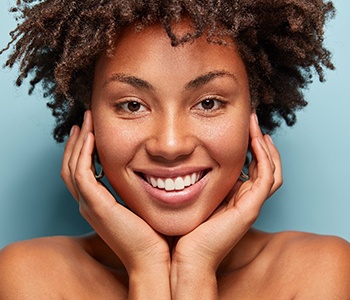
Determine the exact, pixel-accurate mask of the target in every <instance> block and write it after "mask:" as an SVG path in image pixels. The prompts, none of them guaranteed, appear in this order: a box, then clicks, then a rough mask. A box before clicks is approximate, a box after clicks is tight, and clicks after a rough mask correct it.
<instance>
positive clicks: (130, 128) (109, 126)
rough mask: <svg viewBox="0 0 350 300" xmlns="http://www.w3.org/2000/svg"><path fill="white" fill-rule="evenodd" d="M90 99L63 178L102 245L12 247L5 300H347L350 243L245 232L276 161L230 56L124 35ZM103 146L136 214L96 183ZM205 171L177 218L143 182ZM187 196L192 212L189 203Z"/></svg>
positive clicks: (6, 258)
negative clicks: (244, 176)
mask: <svg viewBox="0 0 350 300" xmlns="http://www.w3.org/2000/svg"><path fill="white" fill-rule="evenodd" d="M186 26H188V25H187V24H186V23H182V24H181V25H180V26H179V27H178V30H180V31H181V30H182V29H185V30H186V29H187V27H186ZM146 54H147V55H146ZM218 71H220V72H218ZM215 72H216V73H218V74H219V75H217V76H215V77H210V76H209V80H204V81H203V80H199V81H198V80H197V81H196V82H197V83H198V82H201V83H200V84H199V85H198V84H193V85H192V88H190V89H188V88H186V87H188V86H189V83H190V82H194V79H198V78H203V76H202V75H203V74H206V75H208V74H213V73H215ZM116 73H118V74H124V75H125V74H127V75H128V76H129V77H128V80H125V77H123V80H120V78H121V77H120V76H114V74H116ZM227 74H230V75H227ZM130 76H133V77H132V78H135V77H137V78H139V79H142V82H143V84H140V80H137V81H135V80H134V79H133V80H130V78H131V77H130ZM111 78H114V80H110V79H111ZM116 78H117V80H115V79H116ZM207 78H208V77H207ZM135 82H136V83H135ZM145 82H147V83H148V85H151V86H152V88H149V87H148V88H145V84H144V83H145ZM190 86H191V85H190ZM93 90H94V93H93V96H92V100H91V105H90V109H91V111H90V110H89V111H88V112H87V113H86V115H85V120H84V124H83V126H82V128H81V129H79V128H78V127H73V129H72V134H71V136H70V138H69V140H68V142H67V145H66V149H65V153H64V157H63V163H62V177H63V179H64V181H65V183H66V185H67V187H68V188H69V190H70V191H71V193H72V194H73V196H74V197H75V198H76V199H77V201H78V202H79V205H80V210H81V213H82V215H83V216H84V217H85V218H86V220H87V221H88V222H89V223H90V224H91V225H92V227H93V228H94V229H95V231H96V233H93V234H91V235H89V236H85V237H80V238H69V237H55V238H43V239H37V240H33V241H27V242H21V243H18V244H14V245H10V246H8V247H6V248H5V249H4V250H3V251H2V252H1V254H0V263H1V264H0V265H1V267H0V272H1V273H0V274H1V278H4V279H2V280H1V283H0V299H32V298H33V299H47V298H50V299H55V298H58V299H61V298H65V299H66V298H68V299H70V298H74V299H80V298H81V299H125V298H127V297H128V298H130V299H143V298H145V299H216V298H220V299H232V298H236V299H348V298H349V295H350V290H349V286H350V247H349V244H348V243H347V242H345V241H343V240H341V239H338V238H333V237H321V236H316V235H311V234H303V233H292V232H285V233H279V234H267V233H263V232H260V231H256V230H254V229H251V225H252V224H253V223H254V221H255V220H256V218H257V217H258V215H259V212H260V209H261V206H262V205H263V204H264V202H265V201H266V199H267V198H268V197H269V196H270V195H271V194H273V193H274V192H275V191H276V190H277V189H278V188H279V186H280V185H281V183H282V171H281V163H280V157H279V154H278V151H277V149H276V148H275V146H274V145H273V143H272V140H271V139H270V137H269V136H263V135H262V133H261V131H260V128H259V126H258V123H257V120H256V117H255V114H254V113H253V112H252V111H251V108H250V104H249V90H248V79H247V75H246V72H245V69H244V65H243V62H242V60H241V59H240V57H239V55H238V53H237V51H236V50H235V46H234V44H233V43H230V44H229V45H228V46H219V45H212V44H211V45H209V44H208V43H207V42H206V40H205V38H200V39H198V40H196V41H194V42H193V43H191V44H186V45H184V46H181V47H179V48H173V47H171V46H170V45H169V43H168V40H167V38H166V35H165V33H164V32H163V30H162V29H161V27H160V26H157V25H154V26H150V27H148V28H146V29H145V30H144V31H142V32H140V33H135V32H133V31H131V29H130V28H129V29H126V30H125V31H124V32H123V33H122V34H121V36H119V38H118V42H117V43H116V45H115V49H114V56H113V57H112V58H108V57H106V56H105V55H104V54H102V55H101V57H100V59H99V61H98V63H97V65H96V70H95V81H94V88H93ZM214 97H215V98H214ZM207 99H211V102H209V104H210V105H214V106H213V107H211V106H210V105H209V106H208V105H207V104H208V103H204V102H203V101H204V100H207ZM213 99H215V100H213ZM130 101H136V102H137V103H138V104H137V105H136V106H134V105H133V106H130V105H128V104H130ZM223 102H224V103H225V105H222V103H223ZM204 104H205V105H204ZM135 107H136V110H135V111H134V112H131V111H130V108H132V109H134V108H135ZM179 116H181V117H179ZM145 129H147V130H145ZM248 142H249V145H250V148H251V151H252V153H253V161H252V163H251V165H250V167H249V175H250V179H249V180H248V181H246V182H244V183H243V182H242V181H240V180H239V179H238V177H239V174H240V170H241V168H242V166H243V163H244V159H245V155H246V149H247V147H248ZM218 145H220V147H218ZM95 146H96V148H97V150H98V153H99V156H100V160H101V163H102V165H103V167H104V170H105V173H106V176H107V177H108V179H109V181H110V183H111V185H112V186H113V188H114V189H115V190H116V191H117V192H118V193H119V194H120V195H121V197H122V198H123V200H124V201H125V203H126V204H127V206H128V207H129V208H130V210H129V209H126V208H125V207H123V206H121V205H119V204H117V203H116V202H115V199H114V198H113V197H112V195H111V194H110V193H109V192H108V191H107V190H106V188H105V187H104V186H103V185H102V184H101V183H99V182H98V181H96V180H95V178H94V176H93V166H92V163H91V162H92V155H93V152H94V149H95ZM197 170H206V175H205V176H204V177H203V178H202V179H200V180H199V181H198V182H197V183H195V184H194V185H193V186H191V187H190V188H185V189H184V190H183V191H182V192H172V193H173V194H175V195H176V196H175V198H176V199H180V200H181V201H180V200H176V201H177V202H176V203H175V204H174V203H165V202H166V201H167V199H168V198H167V197H168V195H169V194H170V193H169V192H165V191H163V192H159V189H157V188H151V186H150V185H149V184H148V183H146V181H145V180H144V179H142V178H141V177H140V176H139V173H140V172H142V173H143V174H147V175H149V174H151V175H152V176H158V177H162V178H163V177H173V176H174V174H176V175H177V176H180V175H181V176H184V175H186V174H188V173H193V172H196V171H197ZM145 177H146V176H145ZM145 186H146V188H145ZM218 187H219V188H218ZM152 189H154V190H152ZM184 191H185V193H184ZM177 193H178V194H177ZM186 193H189V194H190V196H193V197H192V198H191V200H190V201H182V200H184V199H185V200H186V199H187V198H186V196H183V195H184V194H185V195H186ZM163 200H165V202H164V201H163ZM3 274H6V276H2V275H3Z"/></svg>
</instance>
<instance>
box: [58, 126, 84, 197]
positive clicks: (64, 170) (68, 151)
mask: <svg viewBox="0 0 350 300" xmlns="http://www.w3.org/2000/svg"><path fill="white" fill-rule="evenodd" d="M79 133H80V128H79V127H78V126H76V125H74V126H73V127H72V129H71V132H70V136H69V138H68V140H67V143H66V146H65V149H64V153H63V158H62V165H61V177H62V179H63V181H64V183H65V184H66V186H67V188H68V190H69V191H70V193H71V194H72V195H73V197H74V198H75V199H76V200H78V193H77V191H76V189H75V186H74V184H73V180H72V177H71V172H70V169H69V166H68V164H69V160H70V158H71V156H72V152H73V149H74V146H75V144H76V141H77V139H78V137H79Z"/></svg>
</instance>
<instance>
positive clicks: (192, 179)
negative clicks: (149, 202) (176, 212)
mask: <svg viewBox="0 0 350 300" xmlns="http://www.w3.org/2000/svg"><path fill="white" fill-rule="evenodd" d="M201 175H202V172H196V173H193V174H189V175H186V176H184V177H182V176H178V177H176V178H159V177H153V176H146V179H147V182H148V183H150V184H151V185H152V186H153V187H154V188H159V189H165V190H166V191H175V190H176V191H181V190H183V189H184V188H185V187H188V186H190V185H192V184H195V183H196V182H197V181H199V179H200V178H201Z"/></svg>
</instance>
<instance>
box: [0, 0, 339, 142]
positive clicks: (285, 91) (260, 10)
mask: <svg viewBox="0 0 350 300" xmlns="http://www.w3.org/2000/svg"><path fill="white" fill-rule="evenodd" d="M11 11H12V12H14V13H16V14H17V20H20V22H19V24H18V25H17V27H16V29H15V30H13V31H12V32H11V33H10V34H11V37H12V39H11V41H10V42H9V43H8V45H7V47H6V48H5V49H3V50H2V51H1V52H0V54H1V53H3V52H4V51H5V50H7V49H9V48H10V47H11V46H12V45H14V46H13V51H12V53H11V54H10V55H9V58H8V60H7V62H6V65H5V66H9V67H13V65H14V64H15V63H16V62H20V65H19V68H20V69H19V71H20V74H19V76H18V79H17V81H16V84H17V85H21V84H22V82H23V80H24V79H25V78H26V77H27V76H28V75H31V76H32V79H31V80H30V85H31V87H30V89H29V93H31V92H32V91H33V89H34V88H35V86H36V84H37V83H39V82H41V83H42V84H43V87H44V96H45V97H49V98H50V100H49V103H48V104H47V105H48V106H49V107H50V108H51V109H52V111H53V115H54V116H55V117H56V121H57V123H56V127H55V129H54V138H55V139H56V140H57V141H58V142H62V141H63V140H64V138H65V136H66V135H67V134H68V132H69V130H70V128H71V127H72V125H74V124H78V125H81V123H82V117H83V113H84V111H85V109H86V108H85V107H86V105H85V104H86V103H89V101H90V97H91V93H92V81H93V74H94V65H95V61H96V58H97V57H98V55H99V54H100V53H101V52H102V51H105V50H107V51H109V53H111V51H112V50H113V45H114V43H115V39H116V37H117V34H118V32H119V31H120V30H122V29H123V28H124V27H125V26H126V25H128V24H131V23H133V24H135V28H136V29H137V30H142V28H144V27H146V26H147V25H149V24H152V23H155V22H160V23H161V24H163V26H164V28H165V30H166V32H167V34H168V36H169V38H170V41H171V43H172V45H173V46H177V45H180V44H183V43H186V42H188V41H191V40H193V39H196V38H198V37H200V36H202V35H203V34H205V35H206V38H207V40H208V42H211V43H223V42H222V39H221V37H223V36H230V37H232V38H233V39H234V41H235V43H236V44H237V46H238V49H239V52H240V55H241V57H242V59H243V61H244V63H245V66H246V70H247V73H248V78H249V81H250V93H251V103H252V106H253V107H255V109H256V111H257V114H258V116H259V121H260V125H261V127H262V129H263V130H264V131H265V132H268V133H271V132H273V130H274V129H275V128H277V127H278V126H279V125H280V124H281V120H283V119H284V120H285V121H286V123H287V125H289V126H291V125H293V124H294V123H295V121H296V117H295V111H296V110H297V109H300V108H302V107H304V106H306V105H307V102H306V101H305V99H304V95H303V93H302V90H303V89H305V88H306V87H307V86H308V84H309V83H310V82H311V81H312V76H313V73H314V70H316V72H317V74H318V76H319V79H320V80H321V81H324V73H323V72H324V69H325V68H328V69H334V66H333V64H332V62H331V54H330V52H329V51H328V50H327V49H326V48H325V47H324V45H323V35H324V25H325V22H326V21H327V19H328V18H330V17H333V16H334V13H335V9H334V6H333V4H332V2H324V1H323V0H207V1H205V0H84V1H83V0H80V1H79V0H76V1H74V0H36V1H35V0H23V1H21V0H17V4H16V7H14V8H12V9H11ZM184 16H186V18H187V17H189V18H190V20H191V21H192V24H193V27H192V28H193V30H192V29H191V31H190V32H188V33H186V34H185V35H182V36H176V35H175V34H174V31H173V30H172V25H173V24H174V23H175V22H178V21H180V20H181V19H182V18H183V17H184Z"/></svg>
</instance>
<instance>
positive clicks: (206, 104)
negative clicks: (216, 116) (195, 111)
mask: <svg viewBox="0 0 350 300" xmlns="http://www.w3.org/2000/svg"><path fill="white" fill-rule="evenodd" d="M202 107H203V108H204V109H212V108H213V107H214V101H213V100H211V99H207V100H204V101H203V102H202Z"/></svg>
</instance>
